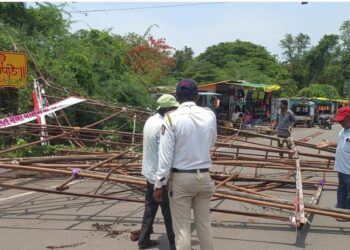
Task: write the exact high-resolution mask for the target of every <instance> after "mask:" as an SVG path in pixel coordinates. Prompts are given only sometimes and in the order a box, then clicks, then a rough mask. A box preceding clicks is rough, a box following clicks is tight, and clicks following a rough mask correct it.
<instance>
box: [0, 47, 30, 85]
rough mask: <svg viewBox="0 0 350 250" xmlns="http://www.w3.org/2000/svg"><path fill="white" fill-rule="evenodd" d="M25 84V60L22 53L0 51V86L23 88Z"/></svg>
mask: <svg viewBox="0 0 350 250" xmlns="http://www.w3.org/2000/svg"><path fill="white" fill-rule="evenodd" d="M26 85H27V62H26V56H25V54H23V53H15V52H3V51H0V88H1V87H6V88H24V87H26Z"/></svg>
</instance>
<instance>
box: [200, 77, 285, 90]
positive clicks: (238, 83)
mask: <svg viewBox="0 0 350 250" xmlns="http://www.w3.org/2000/svg"><path fill="white" fill-rule="evenodd" d="M220 84H224V85H233V86H240V87H244V88H251V89H262V90H263V91H264V92H272V91H277V90H279V89H280V88H281V86H280V85H278V84H264V83H250V82H247V81H244V80H227V81H221V82H215V83H209V84H205V85H200V86H198V89H199V90H207V91H216V86H217V85H220Z"/></svg>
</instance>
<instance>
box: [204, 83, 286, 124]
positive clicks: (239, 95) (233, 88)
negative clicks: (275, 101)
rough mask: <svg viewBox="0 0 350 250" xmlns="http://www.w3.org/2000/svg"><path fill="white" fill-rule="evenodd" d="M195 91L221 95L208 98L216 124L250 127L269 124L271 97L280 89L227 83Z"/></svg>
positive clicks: (270, 86)
mask: <svg viewBox="0 0 350 250" xmlns="http://www.w3.org/2000/svg"><path fill="white" fill-rule="evenodd" d="M198 89H199V91H200V92H208V93H217V94H220V96H211V97H210V98H211V99H210V100H209V101H208V105H207V107H209V108H211V109H212V110H213V111H214V112H215V113H216V115H217V119H218V120H219V121H230V122H233V123H237V122H239V121H241V122H243V123H244V125H245V126H246V127H249V126H256V125H270V124H271V101H272V96H273V92H274V91H277V90H279V89H280V86H279V85H268V84H261V83H250V82H247V81H243V80H227V81H221V82H216V83H209V84H205V85H201V86H198ZM218 102H219V105H217V103H218ZM215 103H216V105H215Z"/></svg>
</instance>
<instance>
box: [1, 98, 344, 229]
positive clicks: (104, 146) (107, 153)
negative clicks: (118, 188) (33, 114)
mask: <svg viewBox="0 0 350 250" xmlns="http://www.w3.org/2000/svg"><path fill="white" fill-rule="evenodd" d="M89 104H90V105H96V106H97V107H104V108H110V109H111V110H113V113H112V114H111V115H108V116H106V117H105V118H103V119H101V120H99V121H96V122H94V123H92V124H88V125H85V126H82V127H73V126H62V125H60V123H58V124H56V125H54V124H51V125H45V126H40V125H36V124H32V123H29V124H25V125H21V126H19V127H16V128H15V129H13V128H11V129H5V130H0V135H1V136H7V137H18V136H23V135H24V136H28V137H30V138H32V139H33V141H31V142H28V143H26V144H24V145H20V146H13V147H9V148H6V149H3V150H1V151H0V156H2V157H3V158H0V168H4V169H11V170H13V171H19V172H20V171H30V172H32V173H33V174H39V175H40V174H41V175H43V174H44V175H45V176H46V177H47V178H50V176H60V177H62V178H63V177H66V179H64V180H63V181H62V183H60V184H59V185H57V187H56V188H55V189H47V188H33V187H27V186H26V187H25V186H19V185H9V184H4V183H1V184H0V186H2V187H4V188H13V189H20V190H32V191H37V192H47V193H52V194H63V195H74V196H79V197H80V196H81V197H92V198H101V199H113V200H122V201H126V202H143V197H141V196H140V197H137V198H128V197H125V196H115V195H106V194H105V193H104V192H103V191H104V188H105V186H106V183H115V184H122V185H124V186H125V188H126V189H127V188H130V187H135V186H136V187H139V188H144V187H145V185H146V182H145V179H144V178H143V177H142V175H141V166H142V147H141V145H142V133H141V132H140V131H139V132H138V131H136V130H135V129H134V130H133V131H132V132H130V131H124V130H123V126H122V127H120V128H116V129H115V130H105V129H97V128H95V127H96V126H97V125H100V124H102V123H104V122H106V121H111V120H113V119H118V118H119V117H120V116H121V115H125V112H126V113H127V117H128V119H130V120H129V121H128V122H129V123H134V125H135V120H136V119H139V122H141V123H142V122H144V121H145V120H146V118H147V117H148V116H149V115H150V113H147V112H143V111H140V110H131V111H130V113H128V112H129V111H125V109H123V108H122V107H115V106H113V105H106V104H102V103H100V102H93V101H90V103H89ZM123 119H125V117H123ZM134 127H135V126H134ZM221 129H222V128H221ZM226 129H227V128H226ZM43 130H44V131H45V132H46V134H48V136H44V137H43V136H42V133H41V131H43ZM227 130H228V131H229V132H230V133H231V134H232V135H229V136H219V137H218V140H217V142H216V145H215V147H213V149H212V152H211V153H212V161H213V168H212V170H211V176H212V178H213V180H214V181H215V183H216V186H217V190H216V192H215V194H214V198H213V207H212V211H214V212H221V213H232V214H241V215H246V216H256V217H263V218H268V219H278V220H282V221H290V222H291V223H292V224H293V225H294V226H296V227H302V226H303V224H305V223H306V221H307V218H308V216H309V215H310V214H311V213H313V214H319V215H324V216H332V217H338V218H346V219H350V213H348V212H346V211H344V210H339V209H330V208H324V207H320V206H316V204H317V201H318V200H319V198H320V195H321V191H322V188H324V187H334V186H336V185H337V183H335V182H332V181H329V180H327V181H325V180H326V177H327V176H328V175H331V174H332V173H333V170H332V169H333V165H334V150H332V149H331V150H328V151H326V150H325V151H324V154H320V151H319V150H318V149H317V148H316V147H315V145H312V144H308V143H307V138H306V139H305V138H304V139H303V140H300V141H293V140H290V141H289V142H288V143H290V144H291V146H292V148H291V149H288V148H279V147H277V146H275V144H277V140H280V139H279V138H276V137H274V136H269V135H262V134H258V133H253V132H247V131H242V130H236V129H227ZM312 136H315V135H310V136H309V137H308V138H312ZM40 137H42V139H39V138H40ZM57 141H58V142H62V141H63V142H65V143H67V144H69V143H71V144H72V145H74V148H72V149H62V150H60V151H58V152H59V153H60V154H61V155H53V156H49V157H17V158H16V157H9V155H10V154H11V153H15V152H16V151H17V150H24V149H29V148H30V147H32V146H34V145H39V144H42V143H43V142H46V143H48V142H49V143H52V144H54V143H56V142H57ZM87 148H90V149H91V150H90V151H88V150H86V149H87ZM302 148H304V149H305V148H307V149H308V150H309V151H314V153H310V152H309V153H307V152H305V150H301V149H302ZM96 149H100V150H96ZM290 172H294V174H293V175H291V174H290ZM34 176H35V175H34ZM77 178H85V179H93V180H96V181H100V185H99V186H98V187H97V188H95V189H94V190H89V191H88V192H85V193H76V192H68V191H66V190H67V189H69V184H70V183H71V182H72V181H73V180H75V179H77ZM320 180H321V181H322V182H320ZM303 187H308V188H310V189H314V190H315V193H314V194H313V195H311V197H309V202H308V204H305V202H306V201H307V197H306V193H305V192H304V190H303ZM286 192H292V193H293V192H295V195H294V196H293V197H294V198H295V197H297V198H298V199H293V198H292V199H290V200H288V197H286V195H285V193H286ZM308 196H310V195H308ZM296 200H297V202H296ZM218 201H221V202H223V201H225V202H230V201H236V202H237V201H238V202H240V203H248V204H251V205H252V206H258V207H269V208H271V209H275V208H277V209H281V210H283V211H285V212H286V213H287V214H288V216H285V215H276V214H268V213H253V212H248V211H242V210H228V209H225V208H220V207H218V206H217V204H219V202H218ZM214 204H215V206H214Z"/></svg>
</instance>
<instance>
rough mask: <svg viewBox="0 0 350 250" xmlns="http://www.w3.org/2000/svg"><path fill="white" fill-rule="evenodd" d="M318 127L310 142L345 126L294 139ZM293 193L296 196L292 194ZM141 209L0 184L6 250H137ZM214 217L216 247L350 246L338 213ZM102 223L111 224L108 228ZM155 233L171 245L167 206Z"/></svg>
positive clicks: (328, 200) (43, 181)
mask: <svg viewBox="0 0 350 250" xmlns="http://www.w3.org/2000/svg"><path fill="white" fill-rule="evenodd" d="M317 131H322V132H323V134H322V135H320V136H318V137H316V138H313V139H312V140H310V141H309V142H310V143H318V142H319V141H321V139H330V140H336V139H337V134H338V132H339V131H340V126H339V125H334V126H333V129H332V130H331V131H329V130H321V129H319V128H316V127H315V128H305V129H304V128H296V129H295V130H294V131H293V134H294V138H295V139H299V138H303V137H306V136H308V135H310V134H313V133H315V132H317ZM331 176H332V177H331V179H332V180H336V178H335V174H331ZM65 179H66V178H44V177H42V178H39V179H38V178H31V177H28V178H18V179H14V180H10V181H7V183H11V184H15V183H17V184H19V183H21V184H26V185H29V184H30V186H32V187H54V186H55V185H58V184H60V183H62V182H63V180H65ZM99 183H100V182H99V181H94V180H77V181H76V182H75V183H73V185H71V187H70V191H80V192H84V191H85V190H91V188H92V187H97V186H98V185H99ZM108 185H109V186H108ZM108 185H107V187H108V188H107V190H108V192H118V191H120V190H123V188H124V187H123V186H120V185H112V184H108ZM85 192H86V191H85ZM308 192H309V193H313V192H314V190H305V193H308ZM140 194H142V190H138V189H133V190H129V191H127V192H124V193H123V196H126V195H129V196H131V197H133V196H135V197H137V196H139V195H140ZM286 196H288V197H289V196H290V197H292V196H291V194H286ZM335 202H336V190H335V188H328V189H326V190H324V191H323V192H322V196H321V200H320V203H319V204H320V205H322V206H328V207H334V204H335ZM215 205H218V206H219V205H220V208H228V209H235V208H239V209H241V210H242V209H245V210H247V211H251V212H252V211H253V212H260V211H265V210H267V211H268V212H269V213H274V214H279V215H280V214H281V212H280V211H276V210H272V209H264V208H259V207H254V206H251V205H249V204H248V205H246V204H241V203H239V202H226V201H225V202H221V203H220V204H218V202H217V203H215ZM142 213H143V204H142V203H131V202H120V201H112V200H101V199H91V198H74V197H70V196H64V195H54V194H44V193H36V192H26V191H19V190H5V189H1V192H0V242H1V247H0V249H3V250H7V249H8V250H16V249H21V250H40V249H74V250H83V249H107V250H108V249H130V250H132V249H138V247H137V243H136V242H132V241H131V240H130V239H129V237H130V231H132V230H137V229H139V228H140V223H141V219H142ZM211 216H212V225H213V232H214V245H215V249H240V250H246V249H247V250H248V249H249V250H251V249H254V250H259V249H262V250H265V249H269V250H289V249H307V250H313V249H314V250H316V249H317V250H320V249H321V250H322V249H337V250H348V249H349V245H350V237H349V236H350V222H337V221H336V220H335V219H334V218H331V217H325V216H319V215H315V216H313V217H312V218H311V219H310V222H311V225H307V226H305V227H304V228H303V229H302V230H299V231H297V232H296V231H295V229H294V228H293V227H292V226H291V225H290V224H289V223H288V222H283V221H277V220H269V219H263V218H253V217H244V216H239V215H232V214H221V213H212V215H211ZM103 227H104V228H105V229H108V230H105V231H103ZM113 230H114V231H113ZM154 232H155V233H154V234H152V239H157V240H159V241H160V242H161V244H160V245H159V246H157V247H155V248H154V249H168V243H167V237H166V234H165V228H164V225H163V220H162V216H161V213H160V211H159V212H158V214H157V218H156V220H155V224H154ZM108 234H109V235H108ZM192 245H193V247H194V249H197V250H198V249H199V242H198V238H197V237H196V232H195V230H193V237H192Z"/></svg>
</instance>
